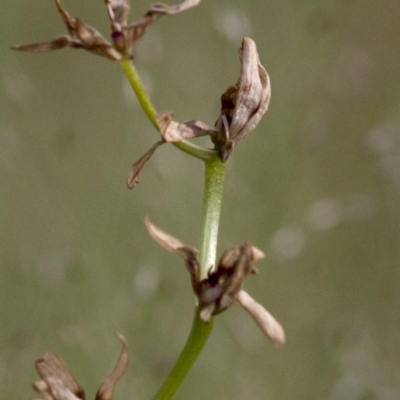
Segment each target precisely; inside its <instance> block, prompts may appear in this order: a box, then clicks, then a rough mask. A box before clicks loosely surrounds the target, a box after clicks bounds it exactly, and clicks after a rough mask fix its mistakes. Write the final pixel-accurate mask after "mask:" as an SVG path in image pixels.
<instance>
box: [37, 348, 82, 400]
mask: <svg viewBox="0 0 400 400" xmlns="http://www.w3.org/2000/svg"><path fill="white" fill-rule="evenodd" d="M35 367H36V370H37V372H38V374H39V375H40V377H41V378H42V379H43V380H44V381H45V382H46V384H47V385H48V387H49V388H48V390H49V392H50V393H51V394H52V395H53V397H54V400H63V399H68V397H64V398H63V397H55V396H56V393H63V394H64V395H65V394H68V392H69V393H71V394H73V395H74V396H76V397H77V398H78V399H81V400H84V399H85V392H84V390H83V388H82V387H81V386H80V384H79V383H78V382H77V381H76V379H75V378H74V377H73V376H72V374H71V372H70V371H69V369H68V367H67V364H66V363H65V361H64V360H63V359H62V358H61V357H59V356H58V355H57V354H54V353H46V354H45V355H44V356H43V357H41V358H39V359H38V360H37V361H36V363H35ZM69 399H73V397H72V396H69Z"/></svg>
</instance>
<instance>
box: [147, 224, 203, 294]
mask: <svg viewBox="0 0 400 400" xmlns="http://www.w3.org/2000/svg"><path fill="white" fill-rule="evenodd" d="M144 222H145V224H146V228H147V230H148V232H149V234H150V236H151V237H152V238H153V239H154V240H155V241H156V242H157V243H158V244H160V245H161V246H162V247H164V249H167V250H168V251H170V252H171V253H175V254H177V255H179V256H180V257H182V258H183V259H184V261H185V265H186V268H187V269H188V271H189V273H190V277H191V282H192V286H193V290H194V291H195V293H196V294H198V284H199V281H200V262H199V260H198V258H197V255H198V251H197V249H195V248H193V247H191V246H188V245H186V244H184V243H183V242H181V241H180V240H179V239H177V238H176V237H174V236H172V235H170V234H169V233H167V232H165V231H163V230H162V229H160V228H158V227H157V226H156V225H154V224H153V223H152V222H151V221H150V219H149V217H146V219H145V220H144Z"/></svg>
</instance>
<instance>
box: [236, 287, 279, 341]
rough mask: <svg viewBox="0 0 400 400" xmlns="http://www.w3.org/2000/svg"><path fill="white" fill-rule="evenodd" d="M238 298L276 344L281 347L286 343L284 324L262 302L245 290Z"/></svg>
mask: <svg viewBox="0 0 400 400" xmlns="http://www.w3.org/2000/svg"><path fill="white" fill-rule="evenodd" d="M237 300H238V302H239V303H240V305H241V306H242V307H243V308H244V309H245V310H246V311H247V312H248V313H249V314H250V315H251V316H252V317H253V318H254V320H255V321H256V322H257V325H258V326H259V327H260V328H261V330H262V331H263V332H264V333H265V335H266V336H267V337H268V339H270V340H271V341H272V343H274V345H275V346H277V347H281V346H283V345H284V344H285V342H286V335H285V331H284V329H283V327H282V325H281V324H280V323H279V322H278V321H277V320H276V319H275V318H274V317H273V316H272V315H271V314H270V313H269V312H268V311H267V310H266V309H265V308H264V307H263V306H262V305H261V304H259V303H257V302H256V301H255V300H254V299H253V298H252V297H251V296H250V295H249V294H248V293H247V292H245V291H244V290H241V291H240V292H239V293H238V296H237Z"/></svg>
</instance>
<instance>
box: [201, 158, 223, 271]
mask: <svg viewBox="0 0 400 400" xmlns="http://www.w3.org/2000/svg"><path fill="white" fill-rule="evenodd" d="M205 165H206V176H205V184H204V195H203V229H202V233H201V240H202V242H201V247H200V249H201V250H200V265H201V278H202V279H203V278H205V277H206V276H207V273H208V272H209V269H210V268H215V266H216V263H215V261H216V254H217V243H218V228H219V220H220V214H221V202H222V193H223V189H224V179H225V164H224V163H223V162H222V161H221V159H220V158H219V156H218V155H215V157H213V158H212V159H210V160H208V161H206V162H205Z"/></svg>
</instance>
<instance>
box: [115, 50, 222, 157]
mask: <svg viewBox="0 0 400 400" xmlns="http://www.w3.org/2000/svg"><path fill="white" fill-rule="evenodd" d="M120 63H121V67H122V69H123V70H124V73H125V76H126V77H127V79H128V81H129V83H130V84H131V86H132V89H133V91H134V92H135V95H136V97H137V99H138V101H139V104H140V106H141V107H142V109H143V111H144V113H145V114H146V115H147V118H148V119H149V120H150V122H151V123H152V124H153V126H154V127H155V128H156V129H157V130H158V125H157V119H156V118H157V115H158V114H157V111H156V109H155V107H154V105H153V103H152V102H151V100H150V98H149V96H148V94H147V92H146V89H145V88H144V86H143V83H142V81H141V79H140V77H139V75H138V73H137V71H136V68H135V66H134V65H133V63H132V61H131V60H130V59H128V58H123V59H122V60H121V61H120ZM173 145H174V146H175V147H177V148H178V149H180V150H182V151H183V152H185V153H187V154H190V155H191V156H193V157H196V158H199V159H201V160H203V161H207V160H209V159H211V158H213V157H214V155H215V151H214V150H209V149H206V148H204V147H201V146H197V145H195V144H193V143H190V142H188V141H186V140H182V141H181V142H177V143H173Z"/></svg>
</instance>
